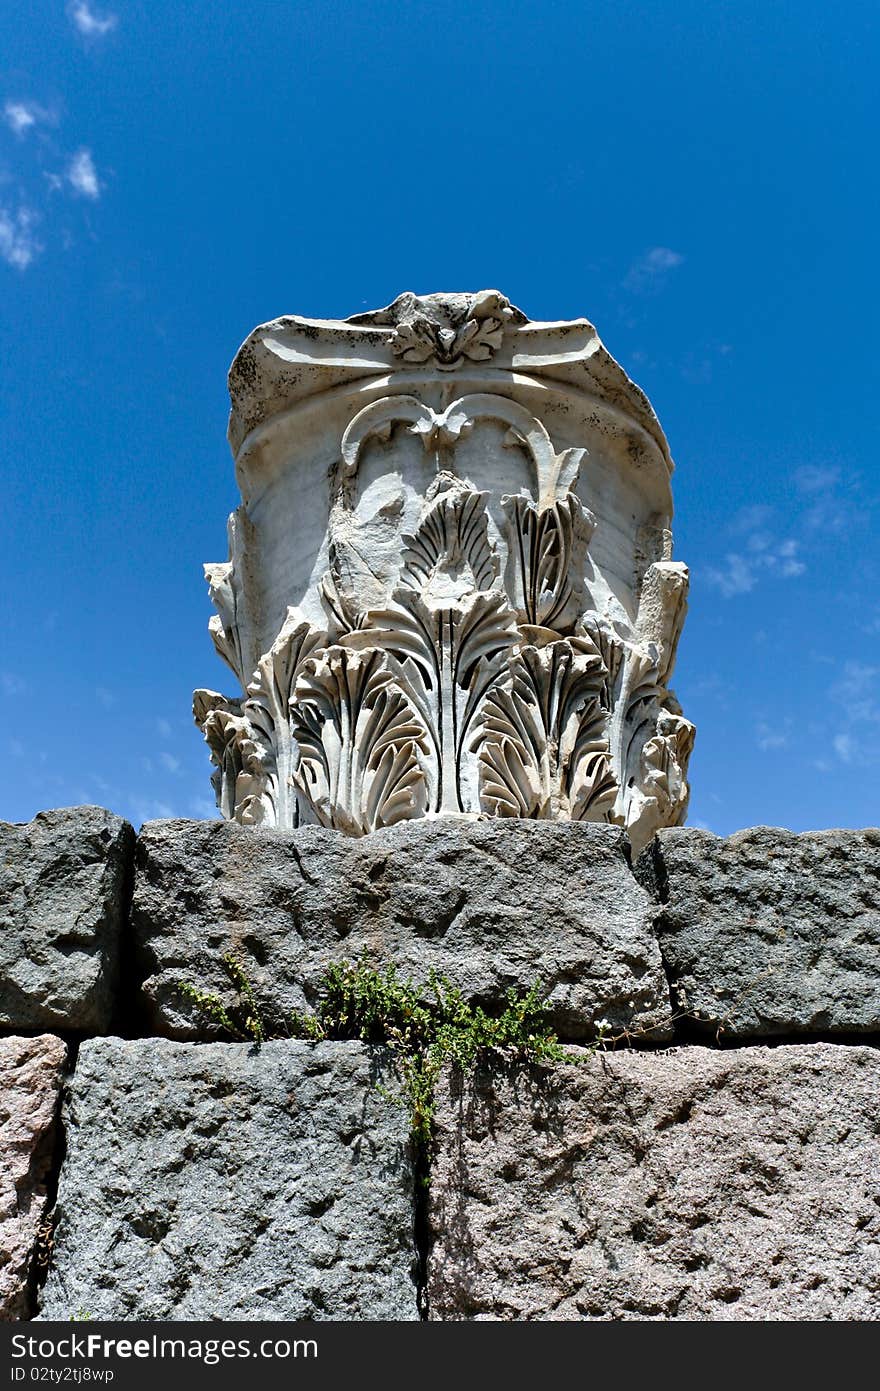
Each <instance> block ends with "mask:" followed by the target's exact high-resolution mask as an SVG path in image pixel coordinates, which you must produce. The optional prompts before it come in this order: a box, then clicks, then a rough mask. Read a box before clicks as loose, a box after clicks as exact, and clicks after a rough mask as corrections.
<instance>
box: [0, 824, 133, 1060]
mask: <svg viewBox="0 0 880 1391" xmlns="http://www.w3.org/2000/svg"><path fill="white" fill-rule="evenodd" d="M133 853H134V831H133V830H132V828H131V826H130V825H129V824H128V822H127V821H123V820H122V818H121V817H119V816H114V815H113V813H112V812H109V811H105V810H104V809H103V808H102V807H89V806H82V807H65V808H61V809H59V810H55V811H42V812H40V813H39V815H38V816H36V817H34V820H33V821H29V822H26V823H25V824H22V825H15V824H12V823H10V822H6V821H3V822H0V1025H2V1026H3V1027H5V1028H11V1029H65V1030H66V1029H76V1030H84V1031H85V1030H88V1031H91V1032H97V1033H103V1032H105V1031H106V1030H107V1029H108V1028H109V1026H110V1024H111V1021H112V1020H113V1018H114V1012H115V1010H116V1007H117V1002H118V1001H117V984H118V976H119V950H120V936H121V933H122V930H123V919H124V915H125V911H126V908H127V903H126V896H127V890H128V884H129V878H130V874H131V862H132V855H133Z"/></svg>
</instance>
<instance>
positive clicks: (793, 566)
mask: <svg viewBox="0 0 880 1391" xmlns="http://www.w3.org/2000/svg"><path fill="white" fill-rule="evenodd" d="M798 546H799V543H798V542H797V541H794V540H792V539H791V538H788V539H786V540H785V541H776V540H774V538H773V537H772V536H765V535H761V536H755V537H753V538H751V540H750V544H749V549H748V552H747V553H746V554H742V553H741V552H738V551H728V553H727V555H726V556H725V557H724V564H723V565H722V566H720V567H719V566H711V567H710V568H709V569H708V570H707V571H706V579H707V580H708V581H709V583H710V584H711V585H714V587H715V588H716V589H720V591H721V594H722V596H723V597H724V598H725V599H733V598H734V597H735V596H736V595H738V594H750V593H751V591H752V590H753V589H754V588H755V585H756V584H757V583H758V580H759V579H760V578H761V576H762V575H767V574H772V575H776V576H778V577H780V578H781V579H784V580H791V579H796V578H797V576H798V575H802V574H803V573H804V572H805V570H806V568H807V567H806V565H805V564H804V562H803V561H802V560H800V559H798Z"/></svg>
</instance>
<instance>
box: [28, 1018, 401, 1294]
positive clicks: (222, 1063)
mask: <svg viewBox="0 0 880 1391" xmlns="http://www.w3.org/2000/svg"><path fill="white" fill-rule="evenodd" d="M386 1069H387V1056H386V1055H385V1053H384V1051H383V1050H381V1049H370V1048H368V1047H365V1046H364V1045H362V1044H358V1043H321V1044H309V1043H298V1042H292V1043H291V1042H276V1043H267V1044H264V1045H263V1046H262V1047H260V1048H257V1047H255V1046H253V1045H251V1044H239V1043H230V1044H222V1043H207V1044H181V1043H175V1042H171V1041H169V1040H167V1039H146V1040H139V1041H134V1042H123V1041H122V1040H119V1039H95V1040H91V1041H89V1042H87V1043H85V1044H83V1046H82V1048H81V1049H80V1054H79V1060H78V1063H77V1067H76V1072H75V1073H74V1076H73V1080H72V1083H71V1086H70V1095H69V1098H68V1100H67V1102H66V1105H65V1123H66V1126H67V1155H66V1158H65V1161H64V1166H63V1169H62V1173H61V1180H60V1185H59V1195H58V1205H57V1215H58V1222H57V1227H56V1233H55V1254H54V1261H53V1265H52V1269H51V1271H50V1273H49V1278H48V1280H47V1283H46V1286H45V1289H44V1291H43V1297H42V1302H41V1317H42V1318H44V1319H68V1318H71V1317H74V1316H76V1315H77V1314H79V1313H86V1314H89V1315H90V1316H91V1317H92V1318H94V1319H247V1320H252V1319H284V1320H293V1319H414V1318H417V1317H418V1314H417V1307H416V1287H415V1284H414V1280H413V1272H414V1266H415V1250H414V1242H413V1178H412V1169H411V1163H410V1154H409V1143H408V1128H407V1127H408V1119H407V1115H406V1112H405V1110H404V1109H403V1108H402V1107H399V1106H397V1105H395V1104H394V1102H393V1101H389V1100H387V1099H385V1098H383V1096H382V1095H380V1093H379V1091H378V1090H377V1087H376V1081H377V1079H380V1078H383V1077H384V1080H385V1082H386V1084H388V1085H393V1081H392V1079H391V1077H390V1076H389V1075H388V1073H387V1070H386Z"/></svg>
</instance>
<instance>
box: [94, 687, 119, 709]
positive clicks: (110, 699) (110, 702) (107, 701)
mask: <svg viewBox="0 0 880 1391" xmlns="http://www.w3.org/2000/svg"><path fill="white" fill-rule="evenodd" d="M95 695H96V697H97V699H98V700H99V701H100V702H101V704H102V705H103V707H104V709H105V710H110V709H111V708H112V706H114V705H115V704H116V696H115V695H114V694H113V692H112V691H108V690H107V687H106V686H96V687H95Z"/></svg>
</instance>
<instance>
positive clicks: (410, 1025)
mask: <svg viewBox="0 0 880 1391" xmlns="http://www.w3.org/2000/svg"><path fill="white" fill-rule="evenodd" d="M223 961H224V966H225V969H226V971H227V974H228V975H229V977H230V980H231V981H232V983H233V985H234V986H235V988H236V992H237V995H238V999H237V1001H236V1002H235V1004H232V1005H229V1006H227V1005H224V1003H223V1001H222V1000H221V999H220V998H219V997H218V996H217V995H213V994H210V993H208V992H206V991H202V990H199V989H197V988H196V987H195V986H193V985H191V984H188V983H186V982H181V983H180V990H181V992H182V993H183V994H184V995H185V996H186V998H187V999H189V1000H190V1001H191V1002H192V1003H193V1004H194V1005H195V1006H196V1008H197V1009H198V1010H199V1012H200V1013H202V1014H203V1015H204V1017H205V1018H206V1019H207V1020H208V1021H209V1022H210V1023H212V1024H214V1025H215V1026H216V1027H217V1028H218V1029H220V1030H221V1031H222V1032H224V1033H226V1034H228V1035H230V1036H231V1037H232V1038H237V1039H247V1040H251V1041H252V1042H254V1043H258V1044H259V1043H262V1042H263V1041H264V1040H265V1039H267V1038H305V1039H310V1040H312V1041H313V1042H319V1041H321V1040H323V1039H357V1040H359V1041H361V1042H363V1043H374V1044H384V1045H385V1046H386V1047H387V1048H389V1049H390V1050H391V1051H392V1053H393V1056H394V1061H395V1064H396V1069H397V1073H398V1076H399V1078H400V1084H401V1085H400V1092H399V1094H398V1095H397V1096H394V1095H393V1094H392V1093H389V1092H387V1091H385V1095H388V1096H389V1097H391V1098H392V1099H393V1100H396V1101H401V1102H403V1103H404V1104H405V1105H406V1106H407V1108H408V1110H409V1115H410V1124H411V1126H412V1131H413V1135H414V1138H415V1140H416V1141H417V1143H418V1144H419V1145H426V1144H427V1142H428V1140H429V1139H430V1135H431V1127H432V1123H433V1118H434V1107H435V1100H434V1098H435V1090H436V1083H437V1080H438V1078H439V1076H440V1073H441V1071H442V1070H443V1068H444V1066H445V1065H446V1064H451V1065H452V1066H453V1067H455V1068H457V1069H460V1070H461V1071H462V1072H466V1071H467V1070H468V1069H469V1068H470V1067H471V1066H472V1065H473V1063H474V1062H476V1061H477V1059H478V1057H479V1055H480V1054H481V1053H484V1052H486V1051H488V1050H490V1049H495V1050H503V1052H504V1053H505V1055H506V1056H507V1057H508V1058H510V1059H512V1060H514V1061H517V1062H522V1063H543V1064H552V1063H558V1062H562V1061H564V1060H565V1059H566V1057H567V1056H568V1054H567V1053H566V1052H565V1050H564V1049H563V1048H562V1046H561V1044H560V1043H559V1041H558V1039H557V1037H556V1035H555V1033H553V1031H552V1029H550V1027H549V1025H548V1023H547V1019H546V1012H545V1008H544V1003H543V997H542V990H541V987H540V985H534V986H532V988H531V989H530V990H525V991H523V990H516V989H511V990H509V991H508V992H507V1003H506V1005H505V1007H504V1009H502V1010H501V1011H500V1012H499V1013H498V1014H492V1015H490V1014H488V1013H487V1012H486V1011H485V1010H484V1009H482V1008H481V1007H480V1006H479V1005H472V1004H469V1003H468V1002H467V1001H466V1000H464V999H463V998H462V995H461V992H460V991H459V990H458V989H456V987H455V986H454V985H452V984H451V983H450V982H449V981H448V980H447V979H446V977H445V976H442V975H440V974H439V973H438V972H436V971H431V973H430V976H429V979H428V985H427V988H426V989H420V988H419V987H418V986H416V985H415V984H413V982H412V981H405V980H400V979H399V978H398V975H397V971H396V968H395V967H394V966H387V967H385V969H384V970H378V969H377V968H376V967H374V966H371V965H370V964H369V963H367V962H358V963H353V962H350V961H340V962H337V963H335V964H333V965H331V966H329V967H328V968H327V970H326V972H325V973H324V976H323V978H322V980H321V983H320V986H319V991H318V1003H317V1007H316V1009H315V1012H314V1013H313V1014H306V1013H302V1012H298V1011H295V1012H294V1013H292V1014H290V1015H289V1016H288V1017H287V1019H286V1020H285V1021H284V1026H283V1027H281V1028H278V1027H274V1026H271V1025H270V1024H268V1023H267V1021H266V1017H265V1015H264V1013H263V1011H262V1010H261V1008H260V1005H259V1002H258V1001H257V998H256V994H255V992H254V989H253V986H252V985H251V983H250V981H249V980H248V977H247V974H246V972H245V970H244V968H243V966H242V965H241V962H240V961H238V959H237V958H236V957H234V956H232V955H227V956H225V957H224V958H223Z"/></svg>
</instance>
